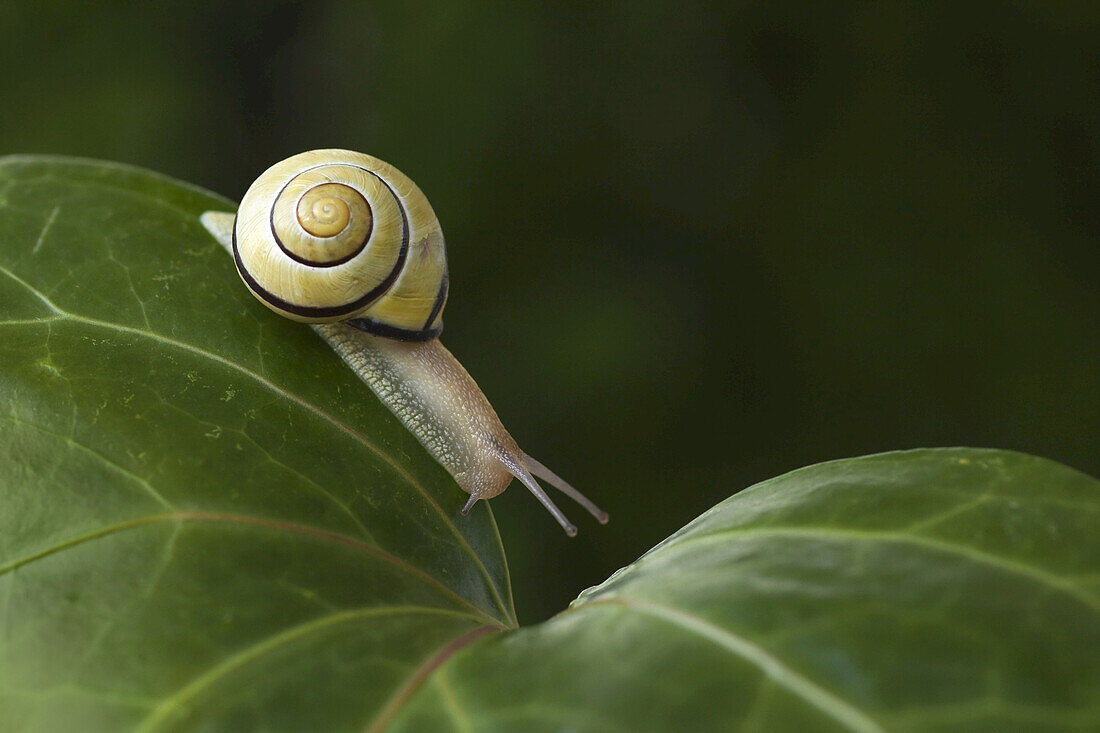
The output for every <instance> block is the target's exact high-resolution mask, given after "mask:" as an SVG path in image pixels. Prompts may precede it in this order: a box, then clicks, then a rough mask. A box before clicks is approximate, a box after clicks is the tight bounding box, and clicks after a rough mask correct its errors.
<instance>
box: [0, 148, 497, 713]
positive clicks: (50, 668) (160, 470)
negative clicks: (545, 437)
mask: <svg viewBox="0 0 1100 733" xmlns="http://www.w3.org/2000/svg"><path fill="white" fill-rule="evenodd" d="M207 209H220V210H232V209H233V204H232V203H231V202H228V201H225V200H223V199H220V198H217V197H214V196H213V195H211V194H208V193H206V192H203V191H201V190H198V189H194V188H192V187H189V186H186V185H184V184H180V183H178V182H174V181H170V180H168V179H165V178H162V177H160V176H156V175H154V174H150V173H147V172H143V171H139V170H135V169H131V168H125V167H120V166H114V165H110V164H102V163H90V162H86V161H76V160H65V159H49V158H33V157H29V158H7V159H4V160H3V161H2V162H0V397H2V400H3V405H2V407H0V729H2V730H5V731H8V730H120V729H129V728H132V727H135V728H139V729H157V730H161V729H188V730H191V729H195V728H197V727H209V728H213V729H223V730H250V729H259V728H272V727H274V728H281V729H291V730H306V729H309V730H343V729H361V728H362V727H363V725H364V724H366V723H369V721H370V720H372V719H373V718H375V717H376V716H378V715H380V714H383V713H384V712H385V711H386V710H387V709H388V708H387V706H392V705H394V704H396V702H398V701H400V700H401V699H403V696H404V695H405V694H406V692H407V689H408V685H409V684H410V683H411V682H415V681H416V680H417V679H419V677H420V676H421V675H422V674H423V671H422V670H423V669H426V668H430V664H431V660H432V659H433V657H434V656H435V655H436V654H438V653H439V652H440V651H441V650H444V649H446V648H448V646H449V645H451V644H453V643H455V642H456V640H461V639H464V638H465V637H466V636H467V635H469V634H477V633H481V631H480V630H484V629H499V628H501V627H506V626H513V625H514V623H515V622H514V612H513V610H512V605H511V598H510V591H509V586H508V579H507V571H506V566H505V562H504V557H503V551H502V548H501V545H500V540H499V535H498V533H497V531H496V527H495V525H494V523H493V520H492V517H491V514H490V513H489V511H488V510H487V509H486V508H485V506H484V505H483V504H484V503H482V505H479V506H478V508H477V509H476V510H475V511H474V512H473V513H472V514H471V516H470V517H466V518H463V517H460V516H459V514H458V510H459V508H460V507H461V506H462V504H463V503H464V501H465V494H463V493H462V492H461V491H460V490H459V489H458V487H457V486H455V484H454V482H453V481H452V480H451V479H450V477H449V476H448V475H447V474H446V472H445V471H444V470H443V469H442V468H440V467H439V466H438V465H437V464H436V463H435V462H434V461H433V460H432V459H431V458H430V457H429V456H428V455H427V454H426V453H425V452H424V451H423V450H422V449H421V448H420V446H419V445H418V444H417V443H416V441H415V439H414V438H413V437H412V435H411V434H409V433H408V431H406V430H405V429H404V428H403V427H402V426H401V425H400V424H399V423H398V422H397V420H396V419H394V418H393V417H392V416H391V415H390V414H389V412H387V411H386V409H385V408H384V407H383V406H382V405H381V404H380V403H378V401H377V400H376V399H375V398H374V396H373V395H372V394H371V393H370V391H369V390H368V389H367V388H366V387H365V386H364V385H363V384H362V383H361V382H360V381H359V380H358V379H357V378H356V377H355V376H354V375H353V374H352V373H351V372H350V371H349V370H348V369H347V368H346V367H345V366H344V364H343V363H342V362H341V361H340V360H339V358H337V356H336V355H335V354H334V353H333V352H332V351H331V350H330V349H329V348H328V347H327V346H326V345H325V344H324V343H323V342H322V341H321V340H320V339H319V338H318V337H317V336H316V335H314V333H313V332H312V331H311V330H310V329H308V328H306V327H305V326H302V325H301V324H296V323H292V322H290V321H287V320H285V319H282V318H280V317H278V316H276V315H275V314H273V313H271V312H269V311H268V310H267V309H266V308H264V307H263V306H261V305H260V304H259V303H257V302H255V301H254V300H253V298H252V296H251V295H249V294H248V292H247V291H246V289H245V288H244V286H243V285H242V284H241V283H240V282H239V280H238V278H237V275H236V273H235V271H234V268H233V265H232V262H231V260H230V259H229V258H228V257H227V256H226V254H225V252H224V251H223V250H222V249H221V247H219V246H218V244H217V243H216V242H215V241H214V240H213V239H211V238H210V236H209V235H208V234H207V233H206V232H205V231H204V230H203V229H202V227H201V226H200V224H199V221H198V216H199V214H200V213H202V212H203V211H205V210H207ZM425 665H428V667H425Z"/></svg>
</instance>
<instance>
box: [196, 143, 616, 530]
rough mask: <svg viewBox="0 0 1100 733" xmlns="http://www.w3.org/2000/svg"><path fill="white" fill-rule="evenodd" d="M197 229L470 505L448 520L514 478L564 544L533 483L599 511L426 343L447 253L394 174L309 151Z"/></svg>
mask: <svg viewBox="0 0 1100 733" xmlns="http://www.w3.org/2000/svg"><path fill="white" fill-rule="evenodd" d="M202 223H203V225H204V226H205V227H206V229H207V230H208V231H209V232H210V233H211V234H212V235H213V236H214V237H215V239H217V240H218V242H220V243H221V245H222V246H223V247H225V249H226V250H227V251H228V252H229V253H230V254H231V255H232V256H233V261H234V262H235V263H236V265H237V272H238V273H239V274H240V276H241V280H243V281H244V284H245V285H246V286H248V289H249V290H250V291H251V292H252V294H253V295H254V296H256V298H257V299H258V300H259V301H260V302H261V303H263V304H264V305H266V306H267V307H268V308H270V309H271V310H273V311H275V312H276V313H278V314H279V315H281V316H284V317H286V318H291V319H293V320H296V321H302V322H304V323H309V324H312V328H313V329H314V330H315V331H316V332H317V333H318V334H320V335H321V337H322V338H323V339H324V340H325V341H327V342H328V344H329V345H330V346H331V347H332V348H333V349H335V350H336V353H338V354H339V355H340V357H341V358H342V359H343V360H344V361H345V362H346V363H347V365H348V366H349V367H351V369H352V370H353V371H354V372H355V373H356V374H357V375H358V376H359V378H360V379H362V380H363V381H364V382H366V383H367V385H368V386H369V387H370V388H371V389H372V390H373V391H374V393H375V394H376V395H377V396H378V399H380V400H381V401H382V402H383V403H384V404H385V405H386V406H387V407H388V408H389V409H390V411H391V412H393V414H394V415H396V416H397V418H398V419H399V420H401V422H402V423H403V424H404V425H405V427H407V428H408V429H409V431H410V432H412V433H413V435H415V436H416V438H417V440H419V441H420V443H421V444H422V445H423V446H424V447H425V448H426V449H427V450H428V452H429V453H431V455H432V456H433V457H434V458H435V460H436V461H438V462H439V463H440V465H442V466H443V467H444V468H446V469H447V471H448V472H449V473H450V474H451V476H453V477H454V479H455V481H456V482H457V483H458V485H459V486H460V487H461V488H462V490H463V491H465V492H466V493H468V494H469V495H470V498H469V500H468V501H467V502H466V504H465V506H463V508H462V513H463V514H466V513H467V512H469V511H470V509H471V508H472V507H473V505H474V504H475V503H477V501H478V500H479V499H491V498H492V497H494V496H496V495H497V494H499V493H501V492H502V491H504V490H505V489H506V488H507V487H508V484H510V483H511V482H512V479H513V478H516V479H519V480H520V482H521V483H523V485H524V486H526V487H527V488H528V489H529V490H530V491H531V493H532V494H534V496H535V497H536V498H537V499H538V500H539V501H540V502H542V504H543V506H545V507H546V509H547V510H548V511H549V512H550V513H551V514H552V515H553V516H554V518H555V519H557V520H558V523H559V524H561V526H562V528H563V529H564V530H565V532H566V533H567V534H568V535H570V536H573V535H575V534H576V533H577V528H576V527H574V526H573V524H572V523H570V521H569V520H568V519H567V518H566V517H565V515H564V514H563V513H562V512H561V510H560V509H558V507H557V505H555V504H554V502H553V500H552V499H551V498H550V497H549V496H548V495H547V494H546V492H545V491H544V490H543V489H542V487H541V486H540V485H539V484H538V482H537V481H536V480H535V477H536V476H537V477H538V478H541V479H542V480H543V481H545V482H546V483H548V484H550V485H551V486H553V487H554V488H556V489H558V490H559V491H561V492H562V493H563V494H565V495H566V496H568V497H569V498H571V499H573V500H574V501H576V502H577V503H578V504H580V505H581V506H583V507H584V508H585V509H586V510H588V511H589V512H590V513H591V514H592V516H594V517H595V518H596V519H597V520H599V521H600V523H605V522H607V513H606V512H604V511H603V510H602V509H600V508H599V507H597V506H596V505H595V504H593V503H592V502H591V501H590V500H589V499H588V498H587V497H585V496H584V495H583V494H581V493H580V492H579V491H577V490H576V489H574V488H573V487H572V486H570V485H569V484H567V483H566V482H565V481H563V480H562V479H561V478H560V477H559V476H558V475H557V474H555V473H554V472H553V471H551V470H550V469H548V468H547V467H546V466H544V465H542V464H541V463H539V462H538V461H537V460H535V459H534V458H532V457H531V456H529V455H527V454H526V453H524V452H523V451H522V450H520V447H519V446H518V445H517V444H516V441H515V440H514V439H513V438H512V436H511V435H509V434H508V431H507V430H505V429H504V426H503V425H502V424H501V422H500V418H498V417H497V413H496V411H495V410H494V409H493V406H492V405H490V404H489V401H488V400H487V399H486V398H485V395H484V394H482V392H481V390H480V389H479V388H478V386H477V383H476V382H475V381H474V380H473V378H472V377H471V376H470V375H469V373H468V372H467V371H466V370H465V369H464V368H463V367H462V365H461V364H459V363H458V360H457V359H455V358H454V356H453V355H452V354H451V352H450V351H448V350H447V349H446V347H444V346H443V344H441V343H440V341H439V334H440V333H441V332H442V331H443V307H444V306H445V305H446V303H447V290H448V277H447V248H446V244H445V242H444V239H443V230H442V228H441V227H440V225H439V220H438V219H436V216H435V212H434V211H432V207H431V204H429V203H428V199H427V198H425V196H424V194H423V193H421V191H420V189H419V188H417V186H416V184H415V183H413V182H412V181H411V180H410V179H409V178H408V176H406V175H405V174H403V173H402V172H401V171H399V170H397V169H396V168H394V167H393V166H392V165H390V164H388V163H385V162H383V161H381V160H379V159H377V158H374V157H372V156H369V155H365V154H363V153H356V152H352V151H350V150H313V151H310V152H306V153H300V154H298V155H295V156H292V157H290V158H287V159H286V160H283V161H280V162H279V163H276V164H275V165H273V166H271V167H270V168H268V169H267V170H266V171H265V172H264V173H263V174H262V175H261V176H260V177H259V178H257V179H256V181H255V182H254V183H253V184H252V185H251V186H250V187H249V188H248V191H246V192H245V195H244V198H243V199H242V200H241V204H240V207H239V208H238V209H237V213H236V214H229V213H224V212H215V211H208V212H206V213H205V214H203V215H202Z"/></svg>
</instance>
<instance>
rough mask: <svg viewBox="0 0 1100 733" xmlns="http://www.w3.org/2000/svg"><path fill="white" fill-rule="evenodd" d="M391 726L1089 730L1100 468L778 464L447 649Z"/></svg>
mask: <svg viewBox="0 0 1100 733" xmlns="http://www.w3.org/2000/svg"><path fill="white" fill-rule="evenodd" d="M673 500H675V499H674V497H672V498H670V501H673ZM393 729H395V730H410V731H422V730H452V729H453V730H464V731H494V730H523V731H539V730H562V729H568V730H585V731H642V730H645V731H673V730H677V731H679V730H690V731H709V730H714V731H728V730H735V729H744V730H761V731H809V730H813V731H818V730H857V731H877V730H912V731H930V730H968V731H969V730H989V731H1009V730H1097V729H1100V482H1098V481H1096V480H1095V479H1092V478H1089V477H1087V476H1084V475H1082V474H1080V473H1077V472H1075V471H1072V470H1070V469H1068V468H1065V467H1063V466H1060V465H1058V464H1055V463H1052V462H1050V461H1046V460H1042V459H1038V458H1032V457H1029V456H1025V455H1021V454H1016V453H1008V452H1000V451H987V450H972V449H941V450H918V451H911V452H902V453H888V454H882V455H876V456H870V457H866V458H857V459H852V460H842V461H835V462H831V463H825V464H822V465H818V466H813V467H810V468H805V469H802V470H800V471H795V472H793V473H790V474H787V475H785V476H781V477H779V478H777V479H774V480H771V481H767V482H765V483H762V484H759V485H757V486H755V487H753V488H751V489H749V490H746V491H744V492H742V493H740V494H738V495H736V496H734V497H732V498H730V499H728V500H727V501H725V502H723V503H721V504H719V505H718V506H716V507H714V508H713V509H712V510H710V511H708V512H707V513H706V514H704V515H703V516H701V517H700V518H699V519H697V520H696V521H695V522H693V523H692V524H690V525H689V526H687V527H686V528H684V529H683V530H681V531H680V532H678V533H676V534H675V535H673V536H672V537H670V538H669V539H668V540H666V541H664V542H662V543H661V544H660V545H658V546H657V547H656V548H654V549H653V550H652V551H650V552H649V553H647V554H646V555H645V556H643V557H642V558H641V559H640V560H638V561H637V562H635V563H634V564H633V565H631V566H629V567H627V568H625V569H623V570H620V571H619V572H618V573H616V574H615V575H614V576H613V577H612V578H611V579H610V580H608V581H607V582H605V583H604V584H602V585H600V586H598V587H596V588H592V589H589V590H588V591H586V592H585V593H583V594H582V595H581V596H580V598H578V599H577V601H575V602H574V603H573V604H572V607H571V608H570V609H569V610H567V611H565V612H563V613H561V614H559V615H558V616H556V617H555V618H553V619H551V620H550V621H548V622H546V623H544V624H541V625H539V626H535V627H531V628H525V629H521V630H519V631H516V632H512V633H509V634H504V635H496V636H492V637H488V638H486V639H485V640H483V641H479V642H478V643H477V644H474V645H471V646H469V647H467V648H466V649H464V650H463V651H461V652H459V653H456V654H455V655H454V656H452V657H450V658H449V659H448V660H447V662H446V663H445V664H443V665H442V666H440V668H439V669H438V670H436V672H435V673H434V674H433V675H432V676H431V677H430V678H428V679H427V681H426V682H425V684H424V686H423V687H422V688H421V689H420V690H419V691H418V693H417V694H416V695H414V696H413V697H412V698H411V700H410V702H409V704H408V705H407V706H405V708H404V709H402V710H401V711H400V712H399V714H398V716H397V718H396V720H395V725H394V726H393Z"/></svg>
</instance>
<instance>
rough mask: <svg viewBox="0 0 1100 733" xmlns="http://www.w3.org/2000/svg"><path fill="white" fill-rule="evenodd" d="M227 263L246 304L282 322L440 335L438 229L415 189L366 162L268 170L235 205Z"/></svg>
mask: <svg viewBox="0 0 1100 733" xmlns="http://www.w3.org/2000/svg"><path fill="white" fill-rule="evenodd" d="M233 255H234V259H235V260H236V263H237V271H238V272H239V273H240V275H241V279H243V280H244V282H245V284H246V285H248V288H249V290H251V291H252V293H253V295H255V296H256V297H257V298H258V299H259V300H260V301H261V302H263V303H264V304H265V305H267V306H268V307H269V308H271V309H272V310H274V311H276V312H278V313H280V314H282V315H284V316H286V317H288V318H292V319H294V320H298V321H306V322H310V323H321V322H327V321H349V322H350V323H351V324H352V325H355V326H356V327H358V328H361V329H363V330H366V331H371V332H374V333H377V334H380V335H383V336H389V337H391V338H398V339H402V340H427V339H430V338H434V337H435V336H438V335H439V332H440V331H441V330H442V327H443V320H442V312H443V306H444V305H445V303H446V299H447V284H448V283H447V253H446V246H445V244H444V241H443V231H442V229H441V228H440V226H439V221H438V220H437V219H436V216H435V212H433V211H432V207H431V205H430V204H429V203H428V200H427V198H425V196H424V194H423V193H421V191H420V189H419V188H417V186H416V184H415V183H413V182H412V181H411V180H409V178H408V177H407V176H405V175H404V174H403V173H401V172H400V171H399V170H397V169H396V168H394V167H393V166H391V165H389V164H388V163H385V162H383V161H381V160H378V159H377V158H374V157H372V156H369V155H365V154H363V153H356V152H353V151H350V150H314V151H310V152H307V153H301V154H299V155H295V156H293V157H291V158H287V159H286V160H283V161H281V162H279V163H276V164H275V165H273V166H272V167H271V168H269V169H268V170H267V171H265V172H264V173H263V175H261V176H260V177H259V178H258V179H256V181H255V182H254V183H253V184H252V186H251V187H249V189H248V191H247V192H246V193H245V195H244V198H243V199H242V200H241V205H240V208H239V209H238V210H237V221H236V223H235V225H234V227H233Z"/></svg>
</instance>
